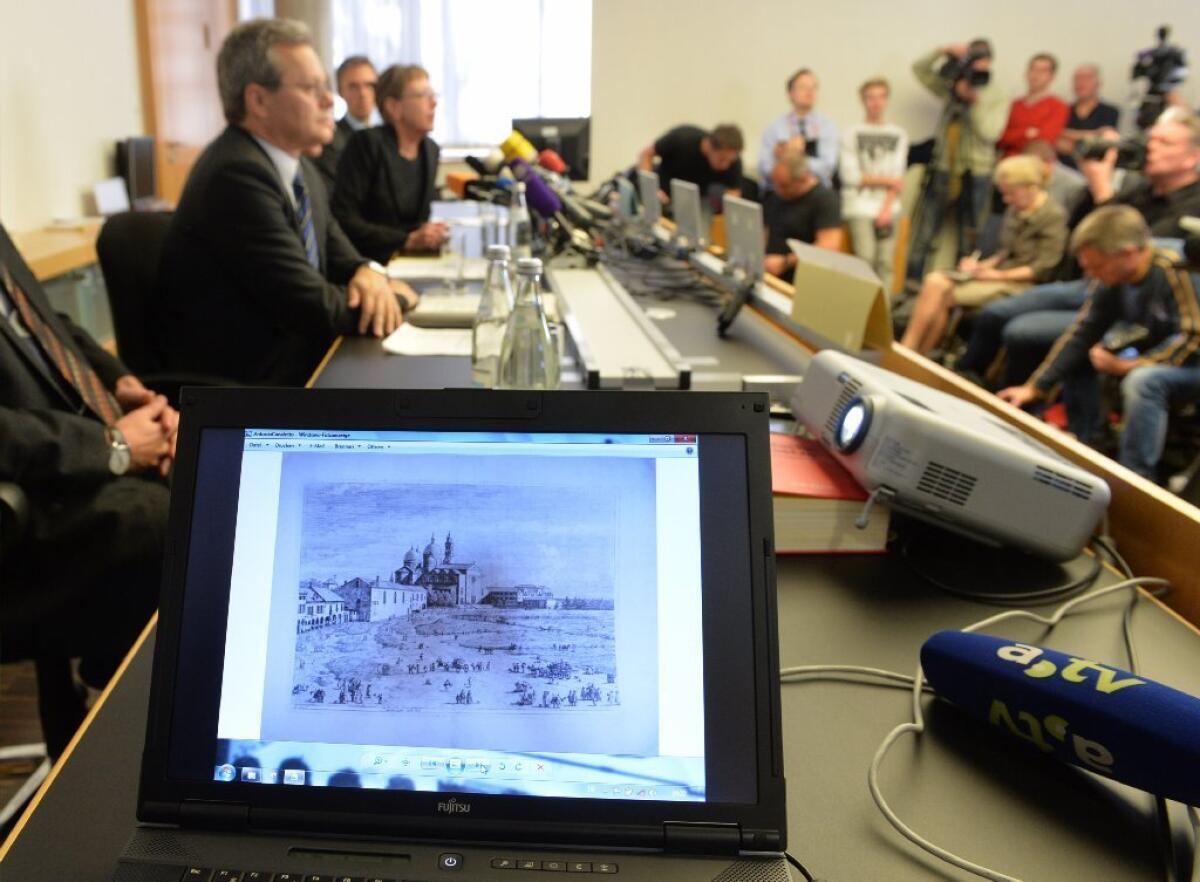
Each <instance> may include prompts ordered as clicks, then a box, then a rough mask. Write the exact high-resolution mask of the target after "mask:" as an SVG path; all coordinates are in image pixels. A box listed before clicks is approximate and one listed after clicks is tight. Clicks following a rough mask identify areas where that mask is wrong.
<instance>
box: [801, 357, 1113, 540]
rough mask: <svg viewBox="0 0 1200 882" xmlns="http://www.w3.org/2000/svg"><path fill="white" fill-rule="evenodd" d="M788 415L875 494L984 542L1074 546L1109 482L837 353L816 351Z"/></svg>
mask: <svg viewBox="0 0 1200 882" xmlns="http://www.w3.org/2000/svg"><path fill="white" fill-rule="evenodd" d="M792 412H793V413H794V414H795V415H796V418H797V419H798V420H800V421H801V422H803V423H804V424H805V425H806V426H807V427H808V428H809V430H810V431H811V432H812V433H813V434H814V435H816V436H817V437H818V438H820V440H821V443H822V444H823V445H824V446H825V447H827V448H829V450H830V451H831V452H832V453H833V455H834V456H835V457H837V459H838V461H839V462H841V464H842V465H843V466H845V467H846V469H847V471H849V472H850V473H851V474H852V475H853V476H854V478H855V480H857V481H858V482H859V483H860V484H862V485H863V487H865V488H866V489H867V490H868V491H869V492H871V493H873V494H876V496H875V498H877V499H879V501H881V502H883V503H886V504H887V505H889V506H890V507H892V508H894V509H897V510H899V511H903V512H906V513H908V514H911V515H913V516H914V517H918V518H921V519H922V520H926V521H929V522H931V523H934V524H937V525H939V526H941V527H945V528H946V529H949V530H953V531H955V532H958V533H962V534H965V535H967V536H970V537H972V538H974V539H978V540H981V541H983V542H986V543H988V544H991V545H1011V546H1015V547H1017V548H1022V549H1025V550H1026V551H1031V552H1033V553H1035V554H1040V555H1044V556H1046V557H1049V558H1052V559H1054V560H1060V561H1061V560H1069V559H1071V558H1073V557H1075V555H1077V554H1078V553H1079V551H1080V550H1081V549H1082V548H1083V546H1084V544H1086V542H1087V541H1088V537H1089V536H1090V535H1091V534H1092V531H1093V530H1094V529H1095V527H1096V524H1097V523H1098V522H1099V520H1100V518H1101V517H1102V516H1103V514H1104V511H1105V509H1106V508H1107V507H1108V501H1109V497H1110V493H1109V489H1108V485H1107V484H1105V483H1104V481H1102V480H1100V479H1099V478H1097V477H1096V476H1095V475H1093V474H1091V473H1089V472H1085V471H1084V470H1082V469H1080V468H1078V467H1077V466H1074V465H1072V464H1071V463H1069V462H1067V461H1066V460H1064V459H1063V458H1062V457H1060V456H1058V455H1057V454H1056V453H1054V452H1053V451H1052V450H1050V449H1049V448H1048V447H1046V446H1045V445H1044V444H1041V443H1039V442H1037V441H1035V440H1034V439H1033V438H1031V437H1029V436H1027V435H1025V434H1024V433H1022V432H1020V431H1018V430H1017V429H1015V428H1013V427H1011V426H1009V425H1008V424H1006V423H1004V422H1003V421H1001V420H1000V419H997V418H996V417H994V416H992V415H991V414H989V413H988V412H987V411H985V410H983V409H982V408H980V407H977V406H976V405H974V404H970V403H968V402H966V401H962V400H960V399H958V398H954V397H953V396H950V395H947V394H945V393H943V392H939V391H937V390H936V389H930V388H928V387H926V386H922V385H920V384H919V383H914V382H913V381H911V380H907V379H905V378H904V377H901V376H899V375H897V374H893V373H892V372H890V371H886V370H883V369H882V368H878V367H875V366H874V365H871V364H867V363H866V362H864V361H860V360H859V359H856V358H851V357H850V356H848V355H843V354H842V353H840V352H835V351H833V350H826V351H823V352H820V353H818V354H817V355H816V356H815V357H814V358H813V360H812V362H811V363H810V364H809V367H808V371H807V372H806V373H805V374H804V380H803V382H801V383H800V385H799V386H797V387H796V392H795V395H794V397H793V398H792Z"/></svg>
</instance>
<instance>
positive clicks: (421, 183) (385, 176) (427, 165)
mask: <svg viewBox="0 0 1200 882" xmlns="http://www.w3.org/2000/svg"><path fill="white" fill-rule="evenodd" d="M439 153H440V150H439V148H438V145H437V144H436V143H435V142H434V141H433V140H432V139H430V138H425V139H424V140H423V141H421V152H420V160H421V161H420V165H419V167H420V169H421V170H422V171H423V172H424V174H423V175H422V176H421V179H420V180H414V176H413V175H412V174H411V173H410V172H409V169H408V168H406V167H405V166H403V165H402V164H401V162H400V154H399V147H398V145H397V143H396V130H395V129H393V128H392V127H391V126H390V125H386V124H385V125H381V126H375V127H374V128H372V129H363V130H362V131H359V132H355V133H354V137H352V138H351V139H350V143H349V144H347V145H346V149H345V150H343V151H342V157H341V159H340V160H339V161H338V176H337V186H336V187H335V188H334V191H333V214H334V216H335V217H336V218H337V219H338V220H339V221H340V222H341V224H342V229H344V230H345V231H346V235H347V236H349V237H350V241H352V242H353V243H354V244H355V245H356V246H357V247H358V250H359V251H361V252H362V253H363V254H366V255H367V256H368V257H371V258H372V259H374V260H378V261H380V262H381V263H387V260H388V258H390V257H391V256H392V254H393V253H394V252H396V251H400V250H402V249H403V248H404V240H405V239H407V238H408V234H409V233H411V232H412V231H413V230H415V229H416V228H417V227H419V226H421V224H423V223H425V222H426V221H427V220H429V206H430V203H432V202H433V197H434V192H435V190H436V189H437V184H436V180H437V168H438V154H439ZM413 187H419V188H420V198H419V200H418V204H419V206H420V208H419V210H418V211H417V213H416V214H407V215H406V214H402V213H401V211H400V194H401V193H405V192H411V188H413Z"/></svg>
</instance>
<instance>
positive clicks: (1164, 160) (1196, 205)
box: [955, 108, 1200, 386]
mask: <svg viewBox="0 0 1200 882" xmlns="http://www.w3.org/2000/svg"><path fill="white" fill-rule="evenodd" d="M1115 163H1116V150H1115V149H1114V150H1110V151H1109V153H1108V155H1107V156H1105V158H1104V159H1103V160H1083V161H1081V162H1080V168H1081V170H1082V171H1083V173H1084V175H1085V177H1087V179H1088V189H1089V191H1090V192H1089V193H1088V194H1087V196H1085V198H1084V202H1085V203H1089V204H1093V205H1096V206H1099V205H1131V206H1133V207H1134V208H1136V209H1137V210H1138V211H1139V212H1141V214H1142V217H1144V218H1145V219H1146V223H1147V224H1148V225H1149V227H1150V231H1151V234H1152V235H1154V236H1157V237H1163V238H1180V237H1182V236H1183V235H1184V234H1183V233H1182V232H1181V230H1180V228H1179V219H1180V218H1181V217H1184V216H1185V215H1189V214H1200V120H1198V119H1197V118H1196V116H1194V115H1193V114H1192V113H1190V112H1189V111H1187V110H1185V109H1179V108H1172V109H1170V110H1168V111H1166V112H1165V113H1164V114H1163V115H1162V116H1161V117H1159V119H1158V121H1157V122H1156V123H1155V124H1154V126H1153V127H1152V128H1151V129H1150V133H1149V137H1148V139H1147V142H1146V161H1145V165H1144V166H1143V169H1142V170H1143V172H1144V175H1145V176H1144V177H1141V176H1138V177H1137V179H1136V180H1135V181H1134V182H1133V183H1131V184H1129V185H1127V186H1126V187H1125V188H1124V189H1122V190H1121V191H1120V192H1119V193H1115V194H1114V192H1113V189H1112V181H1113V174H1114V166H1115ZM1089 292H1090V286H1089V283H1088V281H1087V280H1084V279H1077V280H1074V281H1069V282H1052V283H1050V284H1047V285H1039V286H1037V287H1035V288H1030V289H1029V290H1028V291H1024V292H1022V293H1020V294H1018V295H1016V296H1015V297H1010V298H1006V299H1004V300H998V301H995V302H993V303H989V304H988V305H987V306H985V307H984V308H983V309H981V310H980V311H979V313H978V315H976V317H975V322H974V326H973V330H972V332H971V340H970V343H969V344H968V345H967V351H966V352H964V353H963V355H962V357H961V358H960V359H959V360H958V362H957V363H956V364H955V368H956V369H957V370H959V371H962V372H964V373H969V374H978V375H982V374H984V373H985V372H986V371H987V369H988V367H989V366H990V365H991V363H992V362H993V361H994V360H995V358H996V355H997V353H998V352H999V351H1000V347H1001V345H1003V346H1004V347H1005V348H1006V349H1007V350H1008V364H1007V365H1006V367H1005V371H1004V377H1003V379H1002V383H1001V385H1004V386H1010V385H1016V384H1018V383H1021V382H1023V381H1024V380H1025V378H1026V377H1028V376H1029V374H1030V371H1032V370H1033V368H1035V367H1036V366H1037V365H1038V364H1039V363H1040V362H1041V360H1042V358H1043V357H1044V356H1045V353H1046V352H1047V350H1048V349H1049V348H1050V346H1051V345H1052V344H1053V343H1054V341H1055V340H1057V339H1058V338H1059V336H1060V335H1061V334H1062V333H1063V332H1064V331H1065V330H1066V329H1067V328H1069V327H1070V326H1071V322H1072V320H1073V319H1074V317H1075V311H1076V310H1078V309H1079V308H1080V307H1081V306H1083V303H1084V301H1085V300H1086V299H1087V297H1088V294H1089Z"/></svg>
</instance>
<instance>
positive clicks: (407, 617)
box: [113, 388, 790, 882]
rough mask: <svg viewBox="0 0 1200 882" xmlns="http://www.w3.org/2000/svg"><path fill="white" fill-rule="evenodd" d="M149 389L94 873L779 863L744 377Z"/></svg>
mask: <svg viewBox="0 0 1200 882" xmlns="http://www.w3.org/2000/svg"><path fill="white" fill-rule="evenodd" d="M181 398H182V400H181V412H182V421H181V429H180V436H179V445H178V458H177V461H176V465H175V473H174V485H173V490H172V499H171V511H170V522H169V537H168V543H167V549H166V560H165V564H164V587H163V594H162V600H161V605H160V619H159V626H158V634H157V641H156V648H155V658H154V671H153V679H152V687H151V695H150V710H149V720H148V724H147V731H146V743H145V750H144V754H143V763H142V770H141V779H140V788H139V794H138V818H139V821H140V822H141V824H140V825H139V827H138V829H137V830H136V832H135V834H134V835H133V837H132V839H131V840H130V842H129V843H128V845H127V846H126V848H125V850H124V852H123V854H122V857H121V859H120V863H119V866H118V868H117V869H116V871H115V875H114V877H113V878H114V880H116V882H134V880H136V882H147V880H172V882H177V880H181V879H186V880H197V879H198V880H221V882H227V880H239V882H260V880H273V882H294V880H304V882H327V880H340V882H344V880H352V882H353V880H392V882H401V880H406V882H435V880H446V882H452V880H463V882H518V880H521V879H537V880H539V882H544V880H546V879H547V878H548V877H547V876H546V875H545V874H546V873H553V872H563V873H568V874H570V873H575V874H593V875H595V876H607V875H612V876H618V877H619V878H620V879H624V880H627V882H634V880H639V882H640V880H649V879H653V880H654V882H673V880H678V882H684V880H686V882H698V880H700V882H707V880H721V882H730V880H735V879H736V880H751V882H776V880H778V882H785V880H788V879H789V878H790V877H789V875H788V869H787V864H786V859H785V855H784V848H785V845H786V821H785V814H784V803H785V788H784V778H783V768H782V762H783V760H782V753H783V751H782V745H781V733H780V707H779V681H778V669H779V660H778V638H777V631H776V614H775V594H774V558H773V548H772V525H771V495H770V463H769V451H768V425H767V405H768V403H767V397H766V396H765V395H762V394H751V393H705V394H700V393H671V392H654V393H635V392H622V393H619V394H618V393H611V392H594V393H593V392H544V393H538V392H532V393H531V392H495V391H483V390H445V391H386V390H328V391H326V390H292V389H274V390H268V389H216V388H214V389H187V390H184V392H183V393H182V396H181ZM535 872H536V873H537V875H533V873H535Z"/></svg>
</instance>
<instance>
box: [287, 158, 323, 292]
mask: <svg viewBox="0 0 1200 882" xmlns="http://www.w3.org/2000/svg"><path fill="white" fill-rule="evenodd" d="M292 192H293V193H294V194H296V220H298V221H299V222H300V239H301V241H302V242H303V243H304V254H305V255H306V256H307V257H308V262H309V265H310V266H312V268H313V269H320V268H321V253H320V252H319V251H318V250H317V233H316V230H314V229H313V218H312V200H311V199H309V198H308V188H307V187H305V186H304V175H303V174H301V173H300V169H296V177H295V178H293V179H292Z"/></svg>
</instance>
